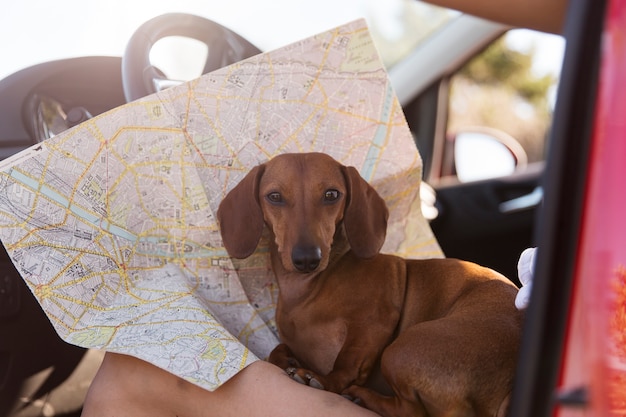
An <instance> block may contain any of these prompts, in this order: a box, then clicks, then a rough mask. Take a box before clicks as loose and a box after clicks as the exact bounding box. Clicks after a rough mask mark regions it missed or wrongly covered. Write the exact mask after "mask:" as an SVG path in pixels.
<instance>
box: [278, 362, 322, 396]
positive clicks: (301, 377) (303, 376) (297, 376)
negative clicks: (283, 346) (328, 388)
mask: <svg viewBox="0 0 626 417" xmlns="http://www.w3.org/2000/svg"><path fill="white" fill-rule="evenodd" d="M285 371H286V372H287V375H289V377H290V378H291V379H293V380H294V381H296V382H299V383H301V384H303V385H308V386H310V387H312V388H317V389H321V390H323V389H324V385H323V384H322V383H321V382H320V381H319V380H318V379H317V378H316V377H315V376H314V375H313V374H312V373H311V372H309V371H307V370H305V369H302V368H296V367H289V368H287V369H285Z"/></svg>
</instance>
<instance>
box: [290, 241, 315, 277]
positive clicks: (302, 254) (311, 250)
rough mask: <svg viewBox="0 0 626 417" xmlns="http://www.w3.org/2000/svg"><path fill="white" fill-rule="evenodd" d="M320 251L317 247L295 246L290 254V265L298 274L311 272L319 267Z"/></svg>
mask: <svg viewBox="0 0 626 417" xmlns="http://www.w3.org/2000/svg"><path fill="white" fill-rule="evenodd" d="M321 260H322V250H321V249H320V248H319V247H317V246H309V247H300V246H296V247H295V248H293V251H292V252H291V263H292V264H293V266H294V268H296V269H297V270H298V271H299V272H313V271H315V270H316V269H317V267H318V266H319V265H320V261H321Z"/></svg>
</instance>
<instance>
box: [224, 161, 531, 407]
mask: <svg viewBox="0 0 626 417" xmlns="http://www.w3.org/2000/svg"><path fill="white" fill-rule="evenodd" d="M217 217H218V221H219V224H220V229H221V233H222V238H223V242H224V245H225V247H226V250H227V251H228V253H229V254H230V255H231V256H233V257H235V258H246V257H248V256H250V255H251V254H252V253H253V252H254V251H255V249H256V246H257V244H258V242H259V239H260V238H261V234H262V232H263V228H264V227H265V226H266V227H267V228H268V229H269V232H270V256H271V265H272V269H273V271H274V273H275V275H276V279H277V282H278V288H279V297H278V302H277V307H276V323H277V326H278V330H279V333H280V338H281V344H279V345H278V346H277V347H276V348H275V349H274V350H273V351H272V353H271V354H270V357H269V361H270V362H272V363H274V364H275V365H277V366H279V367H281V368H283V369H285V370H286V371H287V373H288V374H289V375H290V376H291V377H292V378H294V379H296V380H298V381H300V382H303V383H306V384H308V385H311V386H313V387H316V388H322V389H326V390H329V391H333V392H337V393H341V394H343V395H345V396H347V397H349V398H352V399H354V400H355V401H357V400H358V402H359V403H360V404H361V405H363V406H365V407H366V408H369V409H371V410H373V411H375V412H377V413H379V414H381V415H383V416H450V415H454V416H502V415H504V414H505V413H506V409H507V405H508V399H509V396H510V392H511V388H512V383H513V377H514V372H515V369H516V362H517V355H518V347H519V344H520V335H521V327H522V321H523V317H522V313H521V312H520V311H518V310H517V309H516V308H515V305H514V299H515V295H516V293H517V287H515V285H513V284H512V283H511V282H510V281H509V280H507V279H506V278H505V277H503V276H502V275H500V274H498V273H496V272H494V271H492V270H490V269H487V268H484V267H481V266H478V265H475V264H473V263H469V262H464V261H460V260H454V259H430V260H406V259H403V258H400V257H397V256H392V255H386V254H380V253H379V250H380V248H381V247H382V245H383V243H384V241H385V234H386V227H387V218H388V210H387V207H386V205H385V202H384V200H383V199H382V198H381V197H380V196H379V195H378V194H377V193H376V191H375V190H374V188H373V187H371V186H370V185H369V184H368V183H367V182H366V181H365V180H364V179H362V177H361V176H360V175H359V173H358V172H357V170H356V169H355V168H353V167H346V166H343V165H341V164H340V163H338V162H337V161H335V160H334V159H333V158H331V157H330V156H328V155H326V154H323V153H302V154H298V153H295V154H283V155H280V156H277V157H275V158H273V159H271V160H270V161H269V162H267V163H265V164H262V165H259V166H256V167H254V168H253V169H252V170H251V171H250V172H249V173H248V174H247V175H246V176H245V177H244V179H243V180H242V181H241V182H240V183H239V184H237V185H236V186H235V188H233V189H232V191H230V192H229V193H228V194H227V195H226V197H225V198H224V200H223V201H222V203H221V204H220V207H219V209H218V212H217Z"/></svg>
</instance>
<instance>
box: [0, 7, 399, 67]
mask: <svg viewBox="0 0 626 417" xmlns="http://www.w3.org/2000/svg"><path fill="white" fill-rule="evenodd" d="M387 1H388V0H387ZM369 2H371V0H369ZM365 3H368V1H367V0H366V1H363V0H341V1H337V0H315V1H295V0H272V1H271V2H263V1H258V0H256V1H251V0H176V1H173V0H150V1H139V0H98V1H94V0H57V1H51V0H20V1H10V0H8V1H5V0H3V2H2V5H1V6H0V53H1V55H0V79H2V78H4V77H5V76H7V75H9V74H11V73H13V72H15V71H16V70H18V69H21V68H23V67H26V66H30V65H32V64H34V63H38V62H45V61H48V60H52V59H57V58H65V57H69V56H83V55H116V56H121V55H122V53H123V51H124V48H125V46H126V42H127V41H128V39H129V38H130V37H131V35H132V34H133V32H134V30H135V29H136V28H138V27H139V26H140V25H141V24H142V23H144V22H145V21H147V20H149V19H150V18H152V17H154V16H157V15H160V14H163V13H168V12H189V13H193V14H198V15H202V16H204V17H208V18H211V19H212V20H215V21H217V22H218V23H221V24H222V25H225V26H227V27H229V28H231V29H233V30H235V31H236V32H237V33H239V34H240V35H242V36H244V37H245V38H246V39H248V40H250V41H251V42H252V43H254V44H255V45H257V46H258V47H259V48H261V49H262V50H271V49H275V48H277V47H279V46H283V45H285V44H288V43H290V42H293V41H296V40H299V39H302V38H305V37H308V36H311V35H313V34H315V33H318V32H322V31H324V30H327V29H330V28H332V27H335V26H339V25H341V24H344V23H346V22H348V21H350V20H354V19H356V18H359V17H363V15H364V12H362V11H361V10H364V9H365V7H364V6H363V5H364V4H365ZM328 10H332V13H328V12H327V11H328ZM284 16H299V17H301V18H299V19H288V18H285V17H284Z"/></svg>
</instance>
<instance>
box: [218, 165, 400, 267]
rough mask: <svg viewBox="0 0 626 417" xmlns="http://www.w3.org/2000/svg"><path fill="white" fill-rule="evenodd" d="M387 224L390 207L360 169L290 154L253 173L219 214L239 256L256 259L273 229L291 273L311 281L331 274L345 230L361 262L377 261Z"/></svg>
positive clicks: (225, 237) (230, 244) (229, 246)
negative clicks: (340, 231)
mask: <svg viewBox="0 0 626 417" xmlns="http://www.w3.org/2000/svg"><path fill="white" fill-rule="evenodd" d="M387 217H388V211H387V207H386V205H385V202H384V200H383V199H382V198H381V197H380V196H379V195H378V194H377V193H376V191H375V190H374V189H373V188H372V187H371V186H370V185H369V184H368V183H367V182H366V181H365V180H363V178H362V177H361V176H360V175H359V173H358V172H357V170H356V169H355V168H353V167H346V166H343V165H341V164H340V163H338V162H337V161H335V160H334V159H333V158H331V157H330V156H328V155H326V154H322V153H302V154H283V155H280V156H277V157H275V158H273V159H272V160H270V161H269V162H267V163H265V164H262V165H259V166H257V167H255V168H253V169H252V170H251V171H250V172H249V173H248V174H247V175H246V176H245V177H244V179H243V180H242V181H241V182H240V183H239V184H237V185H236V186H235V188H233V189H232V190H231V191H230V192H229V193H228V194H227V195H226V197H225V198H224V200H223V201H222V203H221V204H220V207H219V209H218V212H217V218H218V221H219V224H220V229H221V232H222V239H223V241H224V246H225V247H226V250H227V251H228V253H229V254H230V255H231V256H233V257H235V258H246V257H248V256H250V255H251V254H252V253H253V252H254V250H255V248H256V246H257V244H258V243H259V240H260V238H261V233H262V231H263V225H264V224H266V225H267V226H268V228H269V229H270V230H271V232H272V233H273V235H274V239H275V243H276V246H277V247H278V251H279V253H280V259H281V262H282V264H283V267H284V268H285V269H286V270H288V271H298V272H303V273H308V272H314V271H318V270H323V269H325V268H326V266H327V265H328V260H329V255H330V250H331V246H332V243H333V237H334V236H335V232H336V231H337V228H338V227H339V226H340V225H341V223H342V222H343V226H344V227H345V232H346V236H347V238H348V242H349V244H350V247H351V249H352V250H353V252H354V253H355V254H356V255H357V256H359V257H362V258H369V257H372V256H374V255H376V254H377V253H378V251H379V250H380V248H381V246H382V245H383V243H384V241H385V234H386V229H387Z"/></svg>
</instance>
